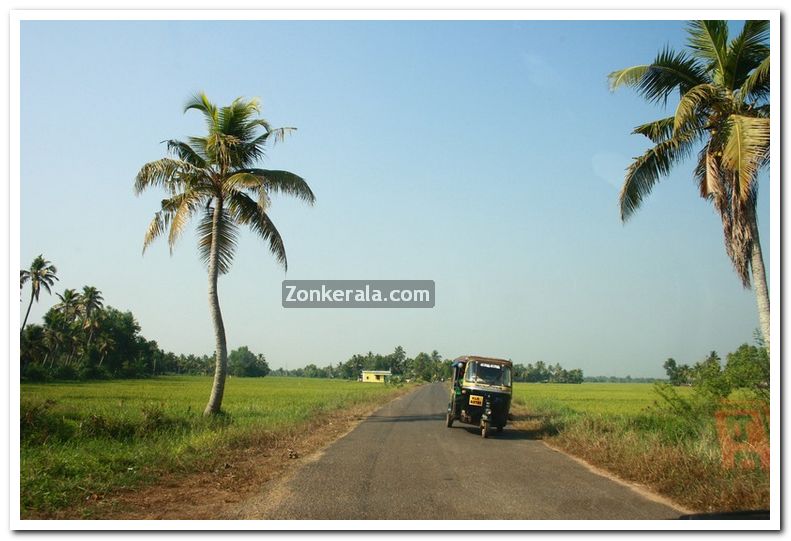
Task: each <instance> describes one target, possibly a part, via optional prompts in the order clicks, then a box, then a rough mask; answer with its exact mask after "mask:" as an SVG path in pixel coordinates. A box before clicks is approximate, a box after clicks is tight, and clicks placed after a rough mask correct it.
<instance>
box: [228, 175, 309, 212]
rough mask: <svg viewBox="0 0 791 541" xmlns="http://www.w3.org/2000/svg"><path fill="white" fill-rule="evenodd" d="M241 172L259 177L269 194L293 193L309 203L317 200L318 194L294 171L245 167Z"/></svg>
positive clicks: (292, 194)
mask: <svg viewBox="0 0 791 541" xmlns="http://www.w3.org/2000/svg"><path fill="white" fill-rule="evenodd" d="M241 172H244V173H251V174H253V175H255V176H257V177H259V178H260V179H261V181H262V183H263V189H264V190H265V191H266V192H267V193H268V194H284V195H291V196H293V197H296V198H297V199H300V200H301V201H305V202H306V203H308V204H309V205H313V204H314V203H315V202H316V196H315V195H314V194H313V190H311V189H310V186H308V183H307V182H305V179H303V178H302V177H300V176H298V175H295V174H294V173H291V172H289V171H279V170H272V169H243V170H242V171H241Z"/></svg>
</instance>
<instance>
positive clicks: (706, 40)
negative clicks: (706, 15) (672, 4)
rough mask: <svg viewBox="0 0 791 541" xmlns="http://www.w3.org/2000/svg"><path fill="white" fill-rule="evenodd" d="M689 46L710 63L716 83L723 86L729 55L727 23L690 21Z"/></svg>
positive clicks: (688, 27) (688, 29) (688, 26)
mask: <svg viewBox="0 0 791 541" xmlns="http://www.w3.org/2000/svg"><path fill="white" fill-rule="evenodd" d="M687 44H688V45H689V47H690V48H691V49H693V50H694V51H695V53H696V55H697V56H698V57H700V58H703V59H704V60H705V61H706V62H707V63H708V68H709V69H711V70H712V71H713V73H714V76H713V79H714V82H715V83H718V84H722V83H723V82H724V80H723V78H724V76H725V66H726V64H727V55H728V23H727V21H719V20H716V21H714V20H712V21H690V22H689V24H688V25H687Z"/></svg>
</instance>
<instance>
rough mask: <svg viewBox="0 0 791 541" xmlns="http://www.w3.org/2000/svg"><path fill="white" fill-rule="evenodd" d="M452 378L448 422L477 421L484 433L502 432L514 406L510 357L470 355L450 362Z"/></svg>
mask: <svg viewBox="0 0 791 541" xmlns="http://www.w3.org/2000/svg"><path fill="white" fill-rule="evenodd" d="M451 367H452V369H453V379H452V384H451V392H450V403H449V404H448V415H447V417H446V425H447V427H448V428H450V427H451V426H453V421H455V420H459V421H461V422H462V423H466V424H471V425H478V426H480V427H481V436H482V437H484V438H487V437H489V434H490V430H491V429H492V428H495V429H496V430H497V432H502V431H503V427H504V426H505V425H506V423H507V422H508V413H509V411H510V409H511V371H512V364H511V361H506V360H503V359H492V358H489V357H477V356H473V355H468V356H464V357H459V358H458V359H455V360H454V361H453V364H452V365H451Z"/></svg>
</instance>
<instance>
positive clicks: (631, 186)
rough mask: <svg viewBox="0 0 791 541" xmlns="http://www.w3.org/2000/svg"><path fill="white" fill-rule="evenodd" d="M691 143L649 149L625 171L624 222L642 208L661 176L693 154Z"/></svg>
mask: <svg viewBox="0 0 791 541" xmlns="http://www.w3.org/2000/svg"><path fill="white" fill-rule="evenodd" d="M690 147H691V140H679V139H675V138H674V139H670V140H668V141H665V142H663V143H659V144H658V145H656V146H654V147H653V148H650V149H648V150H647V151H646V152H645V153H644V154H643V155H642V156H639V157H637V158H635V160H634V162H632V164H631V165H629V167H628V168H627V169H626V178H625V179H624V183H623V186H622V187H621V192H620V195H619V202H620V208H621V220H622V221H626V220H628V219H629V218H630V217H631V216H632V214H633V213H634V212H635V211H636V210H637V209H638V208H639V207H640V205H641V203H642V202H643V199H645V198H646V197H647V196H648V194H650V193H651V190H652V189H653V187H654V184H656V182H657V181H658V180H659V178H660V177H662V176H665V175H667V174H668V173H669V172H670V169H671V168H672V167H673V165H674V164H676V163H677V162H678V161H680V160H682V159H683V158H685V157H686V156H687V155H688V154H689V151H690Z"/></svg>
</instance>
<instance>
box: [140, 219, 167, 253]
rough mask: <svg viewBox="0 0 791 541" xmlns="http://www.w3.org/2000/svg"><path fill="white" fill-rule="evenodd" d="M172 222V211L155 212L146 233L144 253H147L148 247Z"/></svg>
mask: <svg viewBox="0 0 791 541" xmlns="http://www.w3.org/2000/svg"><path fill="white" fill-rule="evenodd" d="M169 223H170V213H166V212H162V211H157V212H155V213H154V218H153V219H152V220H151V223H150V224H148V228H147V229H146V235H145V237H144V238H143V253H144V254H145V253H146V249H147V248H148V247H149V246H150V245H151V243H152V242H154V241H155V240H156V238H157V237H159V236H160V235H162V234H163V233H164V232H165V229H166V228H167V227H168V224H169Z"/></svg>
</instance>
